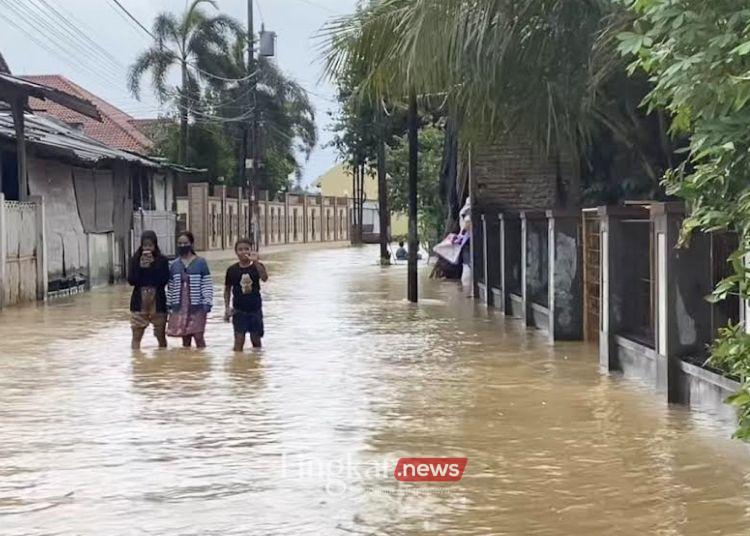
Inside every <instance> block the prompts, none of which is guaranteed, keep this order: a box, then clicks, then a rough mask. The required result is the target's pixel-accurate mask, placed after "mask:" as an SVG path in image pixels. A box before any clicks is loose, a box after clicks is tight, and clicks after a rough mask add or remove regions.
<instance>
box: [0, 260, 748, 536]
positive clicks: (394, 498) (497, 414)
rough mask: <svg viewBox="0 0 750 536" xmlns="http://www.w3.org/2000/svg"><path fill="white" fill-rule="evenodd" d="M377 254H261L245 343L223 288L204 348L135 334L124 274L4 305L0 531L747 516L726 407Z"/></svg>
mask: <svg viewBox="0 0 750 536" xmlns="http://www.w3.org/2000/svg"><path fill="white" fill-rule="evenodd" d="M376 258H377V250H376V249H375V248H364V249H336V250H330V251H325V250H318V251H304V252H296V253H288V254H279V255H276V256H273V257H272V258H271V259H270V260H269V261H268V262H267V265H268V268H269V272H270V276H271V281H270V282H269V283H268V285H266V286H265V287H264V296H265V311H266V331H267V336H266V338H265V339H264V343H265V348H264V349H263V350H262V351H260V352H255V353H254V352H251V351H249V352H247V353H246V354H245V355H235V354H234V353H233V352H232V351H231V345H232V334H231V328H230V326H229V325H227V324H224V323H223V322H222V321H221V314H222V311H223V308H222V306H221V305H220V303H219V301H217V306H216V307H215V309H214V311H213V313H212V314H211V317H210V319H209V326H208V330H207V337H206V338H207V342H208V345H209V347H208V348H207V349H206V350H205V351H198V350H194V349H193V350H183V349H180V348H177V347H172V348H169V349H167V350H158V349H156V348H155V341H154V340H153V339H152V338H151V337H150V336H147V337H146V339H145V341H144V349H143V350H142V351H140V352H133V351H131V350H130V348H129V346H130V340H129V338H130V332H129V324H128V313H127V305H128V296H129V289H128V288H127V287H125V286H117V287H110V288H105V289H102V290H97V291H95V292H91V293H89V294H86V295H82V296H78V297H75V298H70V299H66V300H65V301H58V302H54V303H52V304H51V305H49V306H47V307H35V306H31V307H20V308H14V309H9V310H7V311H5V312H3V313H2V314H0V534H2V535H3V536H21V535H23V536H29V535H40V536H41V535H97V536H101V535H106V536H112V535H121V534H122V535H130V534H152V535H159V536H163V535H184V536H187V535H196V536H198V535H200V536H203V535H221V536H229V535H250V534H253V535H255V534H257V535H264V536H270V535H290V536H291V535H293V536H302V535H316V536H327V535H339V534H340V535H351V534H361V535H366V534H372V535H423V534H435V535H468V534H471V535H480V534H481V535H489V534H493V535H501V534H502V535H504V534H507V535H525V536H527V535H576V536H580V535H592V536H594V535H596V536H601V535H604V534H607V535H614V534H618V535H619V534H622V535H652V534H654V535H656V534H658V535H665V536H666V535H696V536H698V535H700V536H703V535H706V534H721V535H724V536H726V535H746V534H748V530H750V529H749V528H748V527H750V514H749V512H750V476H748V468H750V454H748V449H747V448H746V447H745V446H743V445H741V444H739V443H737V442H734V441H732V440H730V439H729V435H730V433H731V430H729V429H727V428H723V427H719V426H718V425H715V424H713V423H712V421H711V419H709V418H707V417H702V416H700V415H699V414H696V413H692V414H691V413H689V412H688V411H687V410H685V409H684V408H679V407H666V406H665V405H664V403H663V402H662V400H663V398H662V397H660V396H658V395H657V394H655V393H653V392H652V391H651V390H649V389H648V388H643V387H641V386H640V385H639V384H637V383H635V382H630V381H626V380H622V379H618V378H614V377H607V376H602V375H600V374H599V372H598V370H597V358H596V350H595V349H594V348H591V347H589V346H584V345H582V344H561V345H558V346H555V347H552V346H550V345H549V344H548V343H547V341H546V339H545V338H544V337H542V336H540V335H539V334H536V333H533V332H528V331H526V330H525V329H523V328H522V327H521V326H520V323H518V322H515V321H511V320H504V319H503V318H502V317H501V316H499V315H496V314H494V313H491V312H487V311H486V310H485V309H483V308H482V307H481V306H479V305H476V304H475V303H473V302H472V301H471V300H467V299H466V298H463V297H462V295H461V294H460V292H459V291H458V289H457V288H456V287H455V286H454V285H453V284H449V283H440V282H435V281H431V280H428V279H427V278H426V275H427V273H426V272H423V273H422V276H423V279H422V288H421V293H422V297H423V301H422V302H421V303H420V305H419V306H418V307H413V306H411V305H410V304H408V303H407V302H406V301H405V300H404V299H403V297H404V295H405V287H404V284H405V279H406V267H405V266H403V265H402V266H395V267H390V268H387V269H381V268H380V267H379V266H377V265H376V262H375V261H376ZM227 265H228V263H218V262H214V263H213V264H212V271H213V273H214V274H215V281H216V284H217V293H216V294H217V299H220V296H221V292H219V287H218V285H220V284H221V282H222V275H223V271H224V269H225V268H226V266H227ZM170 343H172V344H175V345H176V341H170ZM402 456H404V457H405V456H459V457H464V456H465V457H468V466H467V467H466V471H465V474H464V477H463V479H462V480H461V481H460V482H452V483H439V484H438V483H425V484H414V483H399V482H397V481H396V480H395V479H394V477H393V469H394V465H395V460H396V459H398V458H399V457H402Z"/></svg>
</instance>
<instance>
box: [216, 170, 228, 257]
mask: <svg viewBox="0 0 750 536" xmlns="http://www.w3.org/2000/svg"><path fill="white" fill-rule="evenodd" d="M214 195H215V196H216V197H218V198H219V199H220V200H221V202H220V203H219V232H220V233H221V237H220V240H219V248H220V249H226V248H227V243H228V242H229V241H228V240H227V238H228V237H227V231H228V225H227V187H226V186H223V185H219V186H214Z"/></svg>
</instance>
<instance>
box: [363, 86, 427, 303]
mask: <svg viewBox="0 0 750 536" xmlns="http://www.w3.org/2000/svg"><path fill="white" fill-rule="evenodd" d="M418 119H419V118H418V117H417V94H416V92H415V91H414V89H412V90H411V92H410V94H409V267H408V297H409V301H410V302H412V303H416V302H417V301H419V296H418V283H417V249H418V248H419V239H418V237H417V180H418V177H419V175H418V174H419V171H418V169H417V166H418V164H419V133H418V132H417V128H418V125H417V121H418ZM360 224H361V222H360Z"/></svg>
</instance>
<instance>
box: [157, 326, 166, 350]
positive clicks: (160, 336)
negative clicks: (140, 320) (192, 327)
mask: <svg viewBox="0 0 750 536" xmlns="http://www.w3.org/2000/svg"><path fill="white" fill-rule="evenodd" d="M166 331H167V326H166V324H164V325H158V326H157V325H154V336H156V340H157V341H159V348H166V347H167V333H166Z"/></svg>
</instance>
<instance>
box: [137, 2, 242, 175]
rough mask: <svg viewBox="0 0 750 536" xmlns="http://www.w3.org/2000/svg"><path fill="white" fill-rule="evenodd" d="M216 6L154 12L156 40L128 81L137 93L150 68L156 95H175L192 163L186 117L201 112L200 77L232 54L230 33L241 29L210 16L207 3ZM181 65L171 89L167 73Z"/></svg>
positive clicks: (183, 159) (183, 147) (182, 154)
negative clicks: (181, 12)
mask: <svg viewBox="0 0 750 536" xmlns="http://www.w3.org/2000/svg"><path fill="white" fill-rule="evenodd" d="M204 4H206V5H209V6H212V7H213V8H214V9H218V5H217V3H216V1H215V0H192V2H191V3H190V5H189V6H188V8H187V10H186V11H185V12H184V13H183V14H182V16H180V17H179V18H178V17H177V16H176V15H175V14H173V13H161V14H159V15H158V16H157V17H156V20H155V21H154V24H153V29H152V33H153V35H154V43H153V44H152V45H151V46H150V47H149V48H148V49H147V50H145V51H144V52H142V53H141V54H140V55H139V56H138V57H137V58H136V60H135V63H134V64H133V65H132V66H131V68H130V72H129V74H128V85H129V88H130V91H131V93H132V94H133V95H134V96H135V97H136V98H139V96H140V89H141V79H142V78H143V76H144V74H146V73H147V72H150V73H151V83H152V85H153V88H154V92H155V93H156V96H157V97H158V98H159V99H160V100H161V101H162V102H165V101H167V100H173V101H174V102H175V104H176V107H177V108H178V110H179V116H180V147H179V162H180V163H183V164H184V163H188V154H187V148H188V122H189V119H190V117H191V115H192V116H196V115H199V114H200V108H201V84H200V79H201V78H203V79H205V78H210V77H211V73H212V71H213V69H214V66H215V65H216V62H217V60H218V59H220V58H222V57H223V56H224V55H225V54H227V53H229V46H230V42H231V41H230V36H231V34H233V33H241V32H242V28H241V25H240V24H239V23H238V22H237V21H235V20H234V19H232V18H231V17H228V16H226V15H222V14H217V15H213V16H209V15H208V14H207V13H206V12H205V11H204V10H203V9H202V7H203V5H204ZM173 68H179V69H180V85H179V86H178V87H177V88H170V87H169V84H168V81H167V80H168V78H169V73H170V71H171V70H172V69H173Z"/></svg>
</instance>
